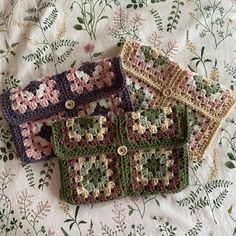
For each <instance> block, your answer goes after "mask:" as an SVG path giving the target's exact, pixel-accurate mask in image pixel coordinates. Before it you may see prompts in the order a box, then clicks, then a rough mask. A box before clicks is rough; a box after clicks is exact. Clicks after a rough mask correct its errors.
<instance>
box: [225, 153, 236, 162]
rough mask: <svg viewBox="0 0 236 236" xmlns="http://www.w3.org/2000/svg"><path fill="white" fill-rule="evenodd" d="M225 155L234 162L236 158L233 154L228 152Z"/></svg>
mask: <svg viewBox="0 0 236 236" xmlns="http://www.w3.org/2000/svg"><path fill="white" fill-rule="evenodd" d="M227 155H228V157H229V159H230V160H233V161H235V160H236V157H235V156H234V154H233V153H232V152H228V153H227Z"/></svg>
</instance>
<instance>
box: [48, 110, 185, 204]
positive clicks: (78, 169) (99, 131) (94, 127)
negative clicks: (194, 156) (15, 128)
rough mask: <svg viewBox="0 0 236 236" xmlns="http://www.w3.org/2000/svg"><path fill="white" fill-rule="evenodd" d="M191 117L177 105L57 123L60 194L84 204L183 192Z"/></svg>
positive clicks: (53, 140)
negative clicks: (126, 197)
mask: <svg viewBox="0 0 236 236" xmlns="http://www.w3.org/2000/svg"><path fill="white" fill-rule="evenodd" d="M188 119H189V112H188V110H187V109H186V108H184V107H180V106H178V107H173V108H170V107H158V108H155V109H148V110H146V111H138V112H127V113H123V114H121V115H118V116H117V115H112V116H90V117H89V116H88V117H85V118H69V119H66V120H62V121H58V122H55V123H53V125H52V127H53V135H52V142H53V147H54V151H55V154H56V155H57V157H58V159H59V166H60V172H61V183H62V185H61V198H62V199H63V200H65V201H67V202H69V203H71V204H84V203H95V202H100V201H107V200H112V199H116V198H121V197H125V196H140V195H148V194H154V193H172V192H178V191H180V190H182V189H183V188H185V187H186V186H187V185H188V156H187V149H186V143H187V140H188V137H189V120H188Z"/></svg>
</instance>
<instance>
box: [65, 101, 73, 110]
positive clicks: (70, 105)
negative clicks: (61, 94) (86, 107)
mask: <svg viewBox="0 0 236 236" xmlns="http://www.w3.org/2000/svg"><path fill="white" fill-rule="evenodd" d="M65 107H66V109H69V110H71V109H73V108H74V107H75V102H74V101H73V100H67V101H66V102H65Z"/></svg>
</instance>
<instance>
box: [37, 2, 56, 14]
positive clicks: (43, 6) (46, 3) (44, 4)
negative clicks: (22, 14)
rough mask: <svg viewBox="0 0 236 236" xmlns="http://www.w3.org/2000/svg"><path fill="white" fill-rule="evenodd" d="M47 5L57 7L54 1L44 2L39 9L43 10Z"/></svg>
mask: <svg viewBox="0 0 236 236" xmlns="http://www.w3.org/2000/svg"><path fill="white" fill-rule="evenodd" d="M47 7H56V5H55V4H54V3H53V2H44V3H43V4H42V5H41V6H40V7H39V8H38V11H39V12H42V11H43V10H44V9H45V8H47Z"/></svg>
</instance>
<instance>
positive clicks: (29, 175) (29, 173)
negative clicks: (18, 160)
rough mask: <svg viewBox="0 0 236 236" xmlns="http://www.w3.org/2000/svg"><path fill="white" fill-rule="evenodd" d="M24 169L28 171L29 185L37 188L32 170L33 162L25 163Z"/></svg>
mask: <svg viewBox="0 0 236 236" xmlns="http://www.w3.org/2000/svg"><path fill="white" fill-rule="evenodd" d="M24 170H25V172H26V178H27V181H28V184H29V186H30V187H31V188H35V182H34V172H33V170H32V167H31V164H26V165H24Z"/></svg>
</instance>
